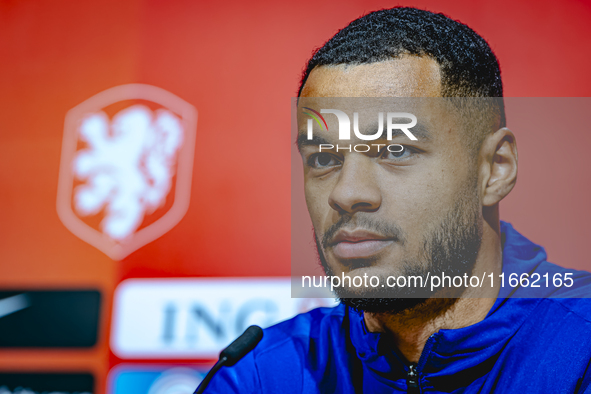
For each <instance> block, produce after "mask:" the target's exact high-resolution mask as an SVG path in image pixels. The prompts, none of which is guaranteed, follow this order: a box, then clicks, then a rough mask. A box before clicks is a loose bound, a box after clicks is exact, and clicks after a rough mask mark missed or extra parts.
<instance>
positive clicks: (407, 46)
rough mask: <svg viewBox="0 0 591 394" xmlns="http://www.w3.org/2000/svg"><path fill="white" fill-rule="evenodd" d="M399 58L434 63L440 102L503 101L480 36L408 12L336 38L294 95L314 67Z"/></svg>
mask: <svg viewBox="0 0 591 394" xmlns="http://www.w3.org/2000/svg"><path fill="white" fill-rule="evenodd" d="M401 55H416V56H429V57H431V58H433V59H434V60H435V61H437V63H438V64H439V66H440V71H441V95H442V96H443V97H503V83H502V81H501V71H500V68H499V63H498V61H497V58H496V56H495V54H494V53H493V51H492V50H491V49H490V47H489V45H488V44H487V42H486V41H485V40H484V39H483V38H482V37H480V36H479V35H478V34H477V33H476V32H475V31H474V30H472V29H471V28H469V27H468V26H466V25H465V24H463V23H460V22H458V21H454V20H453V19H451V18H449V17H447V16H445V15H444V14H435V13H433V12H429V11H424V10H419V9H416V8H407V7H397V8H391V9H384V10H379V11H375V12H372V13H369V14H367V15H365V16H362V17H361V18H359V19H356V20H354V21H353V22H351V23H350V24H349V25H348V26H347V27H345V28H344V29H342V30H340V31H339V32H338V33H337V34H335V35H334V36H333V37H332V38H331V39H330V40H328V41H327V42H326V43H325V44H324V45H323V46H322V47H320V48H318V49H317V50H316V51H315V52H314V53H313V55H312V58H311V59H310V60H309V61H308V64H307V66H306V69H305V70H304V73H303V76H302V79H301V82H300V87H299V91H298V96H300V95H301V93H302V89H303V88H304V85H305V83H306V81H307V80H308V77H309V75H310V72H312V70H313V69H314V68H315V67H317V66H328V65H339V64H353V65H355V64H368V63H377V62H381V61H386V60H390V59H393V58H398V57H400V56H401ZM493 101H494V102H495V103H496V104H495V105H494V107H495V108H494V112H495V115H496V116H495V118H496V119H497V122H499V123H497V124H499V125H500V127H504V126H505V109H504V106H503V103H502V99H499V100H493ZM478 134H480V135H479V138H477V141H474V142H475V144H476V145H477V146H480V142H481V141H482V140H483V133H478Z"/></svg>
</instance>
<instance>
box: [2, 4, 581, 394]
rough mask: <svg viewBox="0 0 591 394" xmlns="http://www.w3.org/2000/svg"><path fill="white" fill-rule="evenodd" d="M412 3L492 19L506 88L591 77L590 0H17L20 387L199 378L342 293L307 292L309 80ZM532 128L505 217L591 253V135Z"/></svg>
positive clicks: (10, 103)
mask: <svg viewBox="0 0 591 394" xmlns="http://www.w3.org/2000/svg"><path fill="white" fill-rule="evenodd" d="M394 5H409V6H416V7H420V8H426V9H429V10H432V11H438V12H444V13H446V14H449V15H451V16H452V17H453V18H456V19H459V20H461V21H463V22H465V23H467V24H468V25H469V26H471V27H472V28H474V29H475V30H476V31H477V32H478V33H480V34H481V35H482V36H484V37H485V38H486V39H487V40H488V41H489V43H490V45H491V46H492V48H493V50H494V51H495V53H496V54H497V56H498V58H499V60H500V63H501V69H502V74H503V79H504V84H505V94H506V96H523V97H530V96H531V97H545V96H548V97H577V96H589V93H590V92H591V74H589V73H588V70H589V68H590V66H591V64H590V63H591V58H590V56H591V54H590V53H589V51H587V50H584V48H588V47H589V46H590V45H591V23H589V22H590V21H591V5H590V3H589V2H586V1H582V0H581V1H579V0H570V1H563V2H554V1H524V0H521V1H514V0H513V1H509V0H506V1H505V0H503V1H499V2H485V1H482V2H466V1H447V2H445V4H442V3H441V2H437V1H415V2H410V1H405V2H402V3H399V2H387V1H338V2H337V1H325V2H312V1H307V0H304V1H299V2H272V1H250V2H240V1H226V2H219V1H218V2H208V1H167V2H159V1H146V0H130V1H110V0H103V1H94V0H93V1H84V2H80V1H51V2H50V1H29V0H22V1H9V0H5V1H2V2H0V33H1V34H0V58H1V59H2V61H1V62H0V165H1V167H0V168H1V170H0V182H1V183H0V185H1V187H0V213H1V215H0V218H1V219H0V391H2V390H4V391H2V393H14V392H18V390H21V391H23V390H25V389H26V390H29V391H31V392H33V393H38V392H43V391H55V392H60V393H73V392H79V393H82V392H88V393H105V392H109V393H118V394H119V393H126V394H135V393H150V394H157V393H163V392H165V391H166V390H168V389H170V387H175V388H177V389H178V390H179V391H178V392H179V393H180V392H185V391H186V392H187V393H190V392H192V390H193V389H194V387H195V386H196V385H197V384H198V382H199V381H200V380H201V378H202V377H203V376H204V374H205V373H206V371H207V368H208V367H209V366H211V364H212V361H213V359H214V358H215V357H216V355H217V352H219V350H220V349H221V348H222V347H223V346H225V345H226V344H228V343H229V342H230V341H231V340H232V339H233V338H235V337H236V336H237V335H238V334H239V333H240V332H241V331H242V330H243V329H244V328H245V327H247V326H248V325H250V324H260V325H262V326H268V325H270V324H273V323H275V322H277V321H280V320H282V319H286V318H289V317H290V316H293V315H294V314H296V313H299V312H302V311H305V310H308V309H310V308H314V307H317V306H322V305H328V306H330V305H332V302H333V301H332V300H330V299H291V298H290V291H289V290H290V286H289V280H288V277H289V275H290V198H291V191H290V173H291V169H290V144H291V140H290V97H293V96H294V94H295V92H296V89H297V86H298V82H299V78H300V75H301V71H302V68H303V67H304V64H305V61H306V60H307V59H308V58H309V56H310V55H311V53H312V50H313V49H314V48H316V47H318V46H320V45H322V44H323V43H324V42H325V41H326V40H327V39H328V38H330V37H331V36H332V35H333V34H334V33H335V32H336V31H337V30H338V29H339V28H341V27H343V26H345V25H346V24H347V23H348V22H349V21H351V20H352V19H354V18H356V17H358V16H360V15H362V14H364V13H366V12H368V11H371V10H376V9H380V8H385V7H390V6H394ZM553 116H554V120H556V119H557V118H556V117H557V116H559V115H556V114H554V115H553ZM550 121H552V119H548V122H550ZM510 122H511V119H509V124H510ZM540 123H541V124H543V123H544V120H543V119H540ZM515 132H516V134H517V136H518V143H519V149H520V151H519V152H520V175H519V178H520V179H519V182H518V185H517V187H516V189H515V190H514V191H513V193H512V194H511V195H510V196H509V197H508V198H507V200H506V201H505V202H503V204H502V211H501V213H502V218H503V219H505V220H508V221H510V222H512V223H513V224H514V225H515V227H516V228H517V229H518V230H520V231H521V232H523V233H524V234H526V235H527V236H528V237H530V238H531V239H532V240H534V241H535V242H538V243H540V244H543V245H544V246H545V247H546V248H547V251H548V253H549V256H550V259H551V260H552V261H554V262H557V263H560V264H562V265H565V266H568V267H574V268H587V269H589V267H585V255H586V253H585V250H584V245H586V242H587V240H588V239H589V236H590V235H591V234H590V230H589V227H588V226H585V224H586V221H587V220H588V218H589V209H588V207H587V201H586V200H587V197H586V196H587V195H588V192H589V187H588V185H587V184H588V180H589V179H588V174H587V172H586V170H587V168H589V164H591V159H590V157H591V156H590V155H588V154H587V150H588V147H589V146H590V144H589V143H590V142H591V137H590V134H589V133H588V132H587V131H586V130H584V129H583V128H581V129H580V130H569V133H571V134H569V136H571V137H570V138H564V137H563V136H561V134H560V133H559V132H556V133H552V132H547V131H546V132H543V133H539V132H537V130H536V129H535V128H530V129H527V130H515ZM305 236H309V234H308V235H305ZM183 390H184V391H183Z"/></svg>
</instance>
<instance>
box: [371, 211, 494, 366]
mask: <svg viewBox="0 0 591 394" xmlns="http://www.w3.org/2000/svg"><path fill="white" fill-rule="evenodd" d="M493 223H496V224H497V227H490V226H488V225H485V226H484V234H483V237H482V243H481V245H480V250H479V253H478V257H477V258H476V264H475V265H474V270H473V271H472V275H475V276H478V278H482V277H483V276H484V277H488V275H489V274H492V275H493V277H494V278H498V277H499V274H500V273H501V272H502V270H503V263H502V261H503V251H502V242H501V237H500V228H499V227H498V219H496V221H493ZM499 289H500V282H499V281H498V280H496V281H494V287H490V286H483V287H476V288H471V287H470V288H468V289H467V290H466V291H464V293H463V294H462V296H461V298H429V299H428V300H427V301H425V302H424V303H422V304H419V305H417V306H415V307H413V308H411V309H408V310H406V311H402V312H400V313H397V314H391V313H368V312H365V313H364V319H365V324H366V326H367V328H368V330H369V331H370V332H383V333H386V334H387V335H390V336H391V337H392V339H393V341H394V344H395V345H396V346H397V347H398V349H399V350H400V352H401V353H402V354H403V355H404V357H406V359H407V360H408V361H410V362H415V363H416V362H418V361H419V358H420V357H421V353H422V352H423V348H424V347H425V343H426V342H427V339H429V337H430V336H431V335H433V334H434V333H436V332H438V331H439V330H441V329H457V328H462V327H468V326H471V325H473V324H476V323H478V322H480V321H482V320H484V318H485V317H486V315H487V314H488V312H489V311H490V309H491V308H492V306H493V305H494V303H495V301H496V298H497V296H498V294H499Z"/></svg>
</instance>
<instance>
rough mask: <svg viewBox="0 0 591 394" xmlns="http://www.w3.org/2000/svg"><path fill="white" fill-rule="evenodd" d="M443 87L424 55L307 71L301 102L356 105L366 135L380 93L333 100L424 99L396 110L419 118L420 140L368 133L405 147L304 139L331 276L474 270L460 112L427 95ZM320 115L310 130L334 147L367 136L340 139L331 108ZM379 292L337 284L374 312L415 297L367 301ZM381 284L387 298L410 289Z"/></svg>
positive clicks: (472, 186) (478, 227)
mask: <svg viewBox="0 0 591 394" xmlns="http://www.w3.org/2000/svg"><path fill="white" fill-rule="evenodd" d="M439 92H440V74H439V67H438V65H437V63H436V62H435V61H433V60H431V59H429V58H425V57H416V56H413V57H410V56H408V57H403V58H400V59H396V60H391V61H387V62H380V63H373V64H368V65H357V66H350V65H349V66H328V67H326V66H325V67H318V68H316V69H314V70H313V71H312V73H311V74H310V76H309V78H308V80H307V82H306V85H305V87H304V89H303V91H302V95H301V97H302V98H301V99H300V103H299V107H303V106H307V107H311V108H314V107H316V109H317V110H320V109H321V108H324V109H326V108H335V109H339V110H342V111H344V112H346V113H347V114H348V115H349V117H350V119H351V121H353V112H359V113H360V116H359V129H360V130H361V132H362V133H364V134H373V133H374V132H375V127H376V126H375V123H376V120H377V113H378V112H387V111H388V110H387V109H385V108H380V103H379V100H377V101H376V100H370V99H368V100H366V101H364V103H366V105H365V106H364V104H363V103H362V99H354V100H351V99H348V100H347V99H339V98H344V97H366V98H369V97H430V99H422V100H421V99H414V100H407V102H406V104H405V105H406V107H405V110H404V111H401V112H410V113H412V114H414V115H415V116H416V117H417V119H418V126H417V128H416V130H421V131H420V132H419V134H418V135H417V137H418V140H417V141H412V140H410V139H409V138H408V137H407V136H405V135H404V134H402V133H401V134H400V135H396V136H394V138H393V139H392V140H391V141H387V140H379V141H371V143H385V144H400V145H403V146H404V150H403V151H401V152H388V151H387V150H385V149H381V150H380V151H379V152H378V151H377V148H373V149H372V150H370V151H369V152H364V153H358V152H349V151H347V150H345V151H343V150H341V151H339V152H337V151H336V150H334V149H333V150H326V149H323V151H322V152H319V147H318V145H313V144H311V145H308V144H307V143H304V144H301V145H300V151H301V154H302V158H303V162H304V181H305V195H306V202H307V205H308V210H309V213H310V217H311V219H312V223H313V225H314V231H315V234H316V240H317V246H318V253H319V256H320V259H321V262H322V264H323V266H324V268H325V271H326V273H327V275H337V276H339V277H341V276H342V275H343V274H344V275H345V276H351V277H354V276H361V277H363V276H364V275H365V274H366V275H367V276H368V277H371V276H377V277H379V278H381V280H380V283H386V282H385V281H386V278H387V277H388V276H399V275H426V274H427V272H431V274H434V273H437V272H441V271H445V272H446V274H451V273H455V274H462V273H464V272H467V273H470V272H471V270H472V267H473V265H474V262H475V259H476V254H477V252H478V248H479V245H480V234H481V231H482V217H481V212H480V204H479V196H478V188H477V185H478V176H477V172H476V169H475V164H474V163H473V160H472V158H471V157H470V156H469V154H468V151H467V149H466V147H465V146H466V144H465V143H463V142H462V140H461V138H462V137H463V134H462V132H461V130H460V122H461V119H460V118H459V116H458V115H457V114H456V113H455V112H453V111H450V108H449V106H448V105H445V102H444V100H442V99H433V98H435V97H439V96H440V93H439ZM390 102H391V101H390ZM396 112H399V111H396ZM301 113H302V111H301V108H300V109H298V116H299V117H300V118H299V121H298V124H299V127H300V130H299V133H300V135H305V133H306V131H305V125H306V119H305V116H304V115H301ZM325 119H326V121H327V122H328V130H330V131H327V130H324V129H322V130H320V129H318V130H315V131H314V136H315V137H316V136H318V137H320V138H321V139H322V140H324V141H325V142H327V143H328V144H332V145H334V146H336V145H337V144H339V145H341V146H342V145H349V144H351V145H355V144H368V141H362V140H358V139H355V136H354V135H353V134H352V140H350V141H339V140H338V133H337V132H336V130H338V126H337V120H336V116H332V115H328V116H326V117H325ZM414 130H415V129H411V131H414ZM383 134H384V138H385V135H386V133H385V132H384V133H383ZM383 290H386V289H380V288H374V289H372V288H365V287H359V288H355V287H350V288H349V287H347V288H339V289H337V295H338V296H339V297H340V298H342V299H344V300H343V302H345V303H347V300H346V298H357V297H359V299H357V300H353V301H352V305H353V306H357V307H360V308H362V309H365V310H368V311H376V312H385V311H393V312H396V311H399V310H403V309H406V308H408V307H410V306H413V305H416V304H417V303H419V302H420V301H421V300H420V299H413V300H410V301H408V300H406V301H404V300H400V299H394V300H391V301H385V300H384V299H377V300H374V301H372V300H370V299H369V298H370V297H383V296H384V294H385V293H384V292H383ZM387 290H388V292H387V294H388V296H387V297H388V298H391V297H395V298H400V297H403V296H405V295H406V296H408V295H409V294H411V295H412V292H411V293H408V292H405V290H406V289H392V288H388V289H387Z"/></svg>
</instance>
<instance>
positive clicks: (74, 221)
mask: <svg viewBox="0 0 591 394" xmlns="http://www.w3.org/2000/svg"><path fill="white" fill-rule="evenodd" d="M196 127H197V111H196V110H195V108H194V107H193V106H192V105H190V104H188V103H187V102H185V101H183V100H181V99H180V98H178V97H176V96H175V95H173V94H172V93H170V92H167V91H166V90H163V89H160V88H157V87H154V86H150V85H142V84H130V85H122V86H117V87H114V88H111V89H108V90H106V91H103V92H101V93H99V94H97V95H95V96H93V97H91V98H89V99H88V100H86V101H84V102H83V103H81V104H79V105H78V106H76V107H74V108H73V109H71V110H70V111H69V112H68V113H67V115H66V122H65V129H64V140H63V145H62V159H61V166H60V175H59V185H58V198H57V212H58V215H59V217H60V219H61V221H62V222H63V224H64V225H65V226H66V227H67V228H68V229H69V230H70V231H71V232H72V233H74V234H75V235H76V236H77V237H79V238H81V239H82V240H84V241H85V242H87V243H89V244H91V245H93V246H94V247H96V248H98V249H99V250H101V251H102V252H104V253H105V254H106V255H108V256H109V257H111V258H112V259H114V260H121V259H122V258H124V257H125V256H127V255H129V254H130V253H132V252H133V251H135V250H137V249H138V248H140V247H142V246H143V245H145V244H147V243H149V242H151V241H153V240H155V239H156V238H158V237H160V236H161V235H163V234H164V233H166V232H167V231H169V230H170V229H171V228H172V227H174V226H175V225H176V224H177V223H178V222H179V221H180V220H181V218H182V217H183V216H184V215H185V212H186V211H187V208H188V206H189V198H190V189H191V175H192V169H193V151H194V147H195V130H196Z"/></svg>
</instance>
